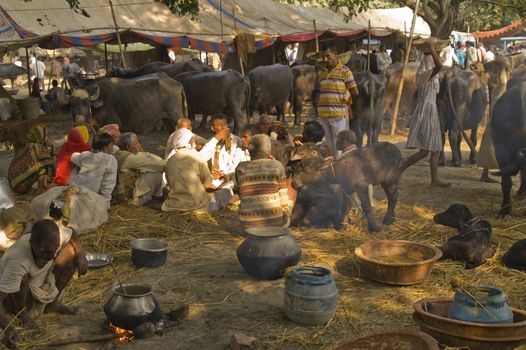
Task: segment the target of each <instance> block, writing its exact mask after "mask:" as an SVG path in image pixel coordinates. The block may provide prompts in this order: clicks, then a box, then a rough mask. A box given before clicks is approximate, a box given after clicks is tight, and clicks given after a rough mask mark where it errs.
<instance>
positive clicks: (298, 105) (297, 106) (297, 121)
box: [293, 98, 303, 126]
mask: <svg viewBox="0 0 526 350" xmlns="http://www.w3.org/2000/svg"><path fill="white" fill-rule="evenodd" d="M302 108H303V103H302V101H301V99H297V98H296V99H294V108H293V112H294V126H300V125H301V112H302Z"/></svg>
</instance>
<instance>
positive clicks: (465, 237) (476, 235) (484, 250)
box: [433, 203, 495, 269]
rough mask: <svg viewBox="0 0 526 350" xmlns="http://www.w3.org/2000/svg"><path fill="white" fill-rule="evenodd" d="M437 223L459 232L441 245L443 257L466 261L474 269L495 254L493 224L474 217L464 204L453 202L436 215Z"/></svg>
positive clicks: (468, 266) (466, 266)
mask: <svg viewBox="0 0 526 350" xmlns="http://www.w3.org/2000/svg"><path fill="white" fill-rule="evenodd" d="M433 220H434V221H435V223H437V224H439V225H443V226H447V227H452V228H456V229H457V230H458V231H459V234H458V235H456V236H454V237H451V238H449V239H448V240H447V242H446V244H445V245H443V246H442V247H440V250H441V251H442V259H452V260H459V261H464V263H465V265H464V267H465V268H466V269H472V268H475V267H477V266H480V265H482V264H484V263H485V262H486V259H488V258H491V257H492V256H493V254H495V249H494V248H493V247H492V245H491V224H490V223H489V222H488V221H486V220H482V219H480V218H476V217H474V216H473V215H472V214H471V212H470V211H469V209H468V207H467V206H465V205H464V204H458V203H455V204H452V205H450V206H449V208H448V209H447V210H446V211H444V212H442V213H440V214H437V215H435V217H434V218H433Z"/></svg>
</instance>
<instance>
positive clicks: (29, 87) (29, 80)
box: [25, 46, 31, 95]
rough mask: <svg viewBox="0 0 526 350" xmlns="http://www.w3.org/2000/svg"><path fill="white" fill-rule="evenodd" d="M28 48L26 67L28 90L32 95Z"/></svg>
mask: <svg viewBox="0 0 526 350" xmlns="http://www.w3.org/2000/svg"><path fill="white" fill-rule="evenodd" d="M25 49H26V69H27V90H28V91H29V95H31V73H30V72H29V51H28V49H27V46H26V47H25Z"/></svg>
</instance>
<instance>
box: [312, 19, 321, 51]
mask: <svg viewBox="0 0 526 350" xmlns="http://www.w3.org/2000/svg"><path fill="white" fill-rule="evenodd" d="M312 25H313V26H314V40H315V42H316V52H319V51H320V42H319V41H318V35H317V30H316V20H315V19H313V20H312Z"/></svg>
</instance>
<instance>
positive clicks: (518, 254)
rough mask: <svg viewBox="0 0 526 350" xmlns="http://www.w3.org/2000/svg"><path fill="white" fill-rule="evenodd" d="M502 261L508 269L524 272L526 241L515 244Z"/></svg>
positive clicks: (525, 266)
mask: <svg viewBox="0 0 526 350" xmlns="http://www.w3.org/2000/svg"><path fill="white" fill-rule="evenodd" d="M502 260H503V262H504V265H506V266H507V267H509V268H512V269H517V270H521V271H526V239H521V240H520V241H517V242H515V243H514V244H513V245H512V246H511V248H510V249H509V250H508V251H507V252H506V254H504V258H503V259H502Z"/></svg>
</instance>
